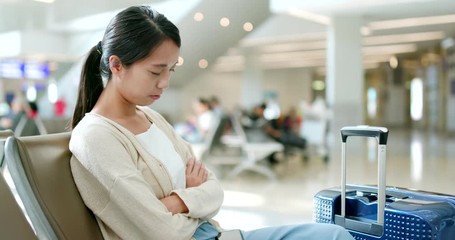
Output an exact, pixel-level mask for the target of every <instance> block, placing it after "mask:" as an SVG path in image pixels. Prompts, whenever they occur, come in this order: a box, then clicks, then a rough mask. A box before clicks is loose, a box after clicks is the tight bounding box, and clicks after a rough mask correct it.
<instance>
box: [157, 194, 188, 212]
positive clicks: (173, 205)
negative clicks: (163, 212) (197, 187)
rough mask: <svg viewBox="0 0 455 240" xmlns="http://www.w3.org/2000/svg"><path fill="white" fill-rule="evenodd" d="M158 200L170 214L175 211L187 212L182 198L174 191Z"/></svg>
mask: <svg viewBox="0 0 455 240" xmlns="http://www.w3.org/2000/svg"><path fill="white" fill-rule="evenodd" d="M160 201H161V202H162V203H163V204H164V206H166V208H167V210H169V212H171V213H172V214H177V213H188V207H187V206H186V204H185V203H184V202H183V201H182V199H181V198H180V197H179V196H178V195H177V194H175V193H172V194H171V195H170V196H167V197H164V198H162V199H160Z"/></svg>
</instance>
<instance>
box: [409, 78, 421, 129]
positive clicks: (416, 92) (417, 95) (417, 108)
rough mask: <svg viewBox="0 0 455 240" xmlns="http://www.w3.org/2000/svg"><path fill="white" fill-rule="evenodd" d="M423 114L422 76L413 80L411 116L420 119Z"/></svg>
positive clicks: (416, 119)
mask: <svg viewBox="0 0 455 240" xmlns="http://www.w3.org/2000/svg"><path fill="white" fill-rule="evenodd" d="M422 116H423V82H422V79H420V78H414V79H412V80H411V118H412V120H414V121H419V120H421V119H422Z"/></svg>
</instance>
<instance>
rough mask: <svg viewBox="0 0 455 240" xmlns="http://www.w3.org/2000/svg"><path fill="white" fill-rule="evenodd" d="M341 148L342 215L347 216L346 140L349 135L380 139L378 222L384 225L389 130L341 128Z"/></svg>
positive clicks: (381, 128)
mask: <svg viewBox="0 0 455 240" xmlns="http://www.w3.org/2000/svg"><path fill="white" fill-rule="evenodd" d="M340 132H341V139H342V149H341V216H342V217H345V216H346V141H347V138H348V137H349V136H360V137H374V138H376V139H377V140H378V219H377V221H378V224H379V225H382V226H383V225H384V208H385V188H386V145H387V137H388V134H389V130H388V129H387V128H384V127H373V126H350V127H343V128H341V130H340Z"/></svg>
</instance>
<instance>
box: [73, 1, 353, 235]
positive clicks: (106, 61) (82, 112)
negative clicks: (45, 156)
mask: <svg viewBox="0 0 455 240" xmlns="http://www.w3.org/2000/svg"><path fill="white" fill-rule="evenodd" d="M131 36H135V37H134V38H132V37H131ZM180 45H181V42H180V35H179V30H178V29H177V27H176V26H175V25H174V24H173V23H172V22H170V21H169V20H168V19H167V18H166V17H165V16H164V15H162V14H160V13H158V12H156V11H155V10H153V9H151V8H150V7H149V6H139V7H129V8H127V9H125V10H123V11H120V12H119V13H118V14H117V15H116V16H115V17H114V18H113V19H112V20H111V22H110V23H109V25H108V27H107V29H106V32H105V34H104V37H103V40H102V41H101V42H99V43H98V44H97V45H96V46H95V47H93V48H92V49H91V50H90V52H89V54H88V56H87V59H86V61H85V64H84V66H83V70H82V74H81V81H80V84H79V94H78V100H77V104H76V107H75V111H74V115H73V119H72V124H71V125H72V128H73V130H72V134H71V140H70V143H69V148H70V150H71V152H72V154H73V156H72V158H71V171H72V174H73V178H74V181H75V183H76V186H77V188H78V190H79V193H80V194H81V197H82V199H83V200H84V203H85V204H86V206H87V207H88V208H89V209H90V210H91V211H92V212H93V213H94V215H95V217H96V219H97V222H98V224H99V227H100V229H101V231H102V233H103V236H104V238H105V239H157V240H164V239H166V240H168V239H169V240H189V239H196V240H208V239H216V238H218V237H219V236H220V234H221V235H222V232H221V229H220V227H219V226H218V225H217V223H215V221H213V220H212V217H213V216H215V215H216V214H217V213H218V211H219V210H220V207H221V205H222V203H223V189H222V188H221V185H220V183H219V182H218V180H217V179H216V177H215V175H214V174H213V173H212V172H211V171H209V170H208V169H207V168H206V167H205V166H204V165H203V164H202V163H201V162H200V161H197V160H196V159H194V155H193V152H192V150H191V146H190V145H189V144H188V143H187V142H186V141H184V140H183V139H182V138H180V137H179V136H178V135H177V134H176V133H175V131H174V130H173V128H172V127H171V125H170V124H169V123H168V122H167V121H166V120H165V119H164V118H163V117H162V116H161V115H160V114H159V113H158V112H156V111H154V110H152V109H151V108H149V107H147V106H149V105H151V104H153V103H154V102H155V101H157V100H158V99H159V98H160V96H161V94H163V92H164V90H165V89H166V88H167V87H168V86H169V83H170V78H171V74H172V72H173V71H174V69H175V66H176V64H177V62H178V58H179V55H180ZM103 79H104V80H105V81H106V83H105V85H104V84H103ZM241 235H242V236H243V238H244V239H246V240H255V239H261V240H267V239H270V240H271V239H274V240H275V239H284V240H286V239H288V240H290V239H318V240H320V239H330V240H335V239H336V240H341V239H349V240H351V239H353V238H352V237H351V235H350V234H349V233H348V232H347V231H346V230H345V229H344V228H342V227H339V226H336V225H332V224H298V225H289V226H276V227H268V228H262V229H257V230H251V231H241Z"/></svg>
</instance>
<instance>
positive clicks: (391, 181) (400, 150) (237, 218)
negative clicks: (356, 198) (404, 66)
mask: <svg viewBox="0 0 455 240" xmlns="http://www.w3.org/2000/svg"><path fill="white" fill-rule="evenodd" d="M336 136H337V137H338V135H336ZM329 139H330V141H329V143H330V144H329V145H330V146H331V150H330V159H329V161H328V162H327V163H324V161H323V160H322V159H321V158H320V157H319V156H318V154H317V153H316V151H313V150H314V149H315V146H314V145H311V143H310V146H309V147H310V148H309V155H310V159H309V160H308V161H307V162H304V161H302V159H301V156H300V155H299V154H296V155H294V156H292V157H290V158H288V159H287V160H284V159H283V158H281V160H282V161H281V162H280V163H279V164H277V165H275V166H273V167H272V168H273V171H274V172H275V173H276V175H277V180H270V179H268V178H266V177H264V176H263V175H260V174H257V173H255V172H249V171H245V172H242V173H241V174H239V175H238V176H237V177H235V178H226V179H225V178H223V179H221V183H222V186H223V188H224V190H225V201H224V204H223V207H222V209H221V210H220V212H219V213H218V215H217V216H216V217H215V219H216V220H217V221H219V222H220V224H221V226H222V227H224V228H226V229H232V228H234V229H243V230H250V229H255V228H260V227H265V226H272V225H280V224H295V223H308V222H311V221H312V211H313V196H314V195H315V194H316V193H317V192H318V191H320V190H322V189H325V188H330V187H336V186H339V185H340V182H341V180H340V175H341V170H340V165H341V144H339V143H338V141H340V140H339V139H338V138H337V139H335V138H334V137H330V138H329ZM376 157H377V147H376V141H375V140H374V139H370V140H367V139H361V138H354V137H353V138H348V143H347V183H348V184H349V183H353V184H375V183H377V159H376ZM225 169H226V171H229V168H228V167H226V168H225ZM386 179H387V185H388V186H394V187H403V188H410V189H418V190H425V191H430V192H438V193H445V194H450V195H455V185H454V183H455V136H448V135H447V134H445V133H436V132H431V131H415V130H399V129H390V133H389V141H388V145H387V171H386Z"/></svg>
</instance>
